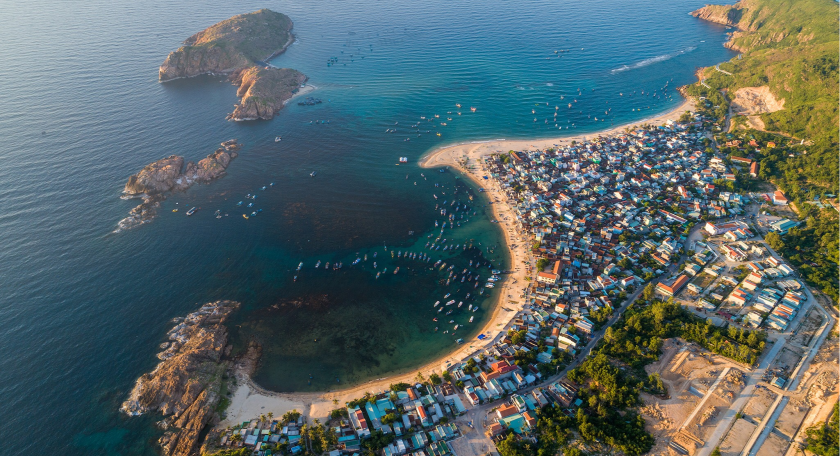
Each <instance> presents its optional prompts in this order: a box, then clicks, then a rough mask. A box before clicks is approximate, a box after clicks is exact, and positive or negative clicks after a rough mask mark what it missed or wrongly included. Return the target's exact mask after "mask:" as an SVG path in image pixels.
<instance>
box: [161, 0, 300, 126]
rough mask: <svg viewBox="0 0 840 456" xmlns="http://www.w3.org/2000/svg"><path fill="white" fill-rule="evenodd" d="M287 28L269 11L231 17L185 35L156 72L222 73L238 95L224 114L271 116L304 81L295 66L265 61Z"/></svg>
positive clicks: (287, 38)
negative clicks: (183, 39) (288, 66)
mask: <svg viewBox="0 0 840 456" xmlns="http://www.w3.org/2000/svg"><path fill="white" fill-rule="evenodd" d="M291 31H292V21H291V19H289V17H288V16H286V15H284V14H280V13H276V12H274V11H271V10H267V9H261V10H259V11H256V12H253V13H248V14H241V15H239V16H234V17H232V18H230V19H228V20H226V21H222V22H219V23H218V24H216V25H213V26H211V27H209V28H207V29H205V30H203V31H201V32H199V33H196V34H195V35H193V36H191V37H189V38H187V40H186V41H184V46H182V47H181V48H179V49H178V50H176V51H174V52H172V53H170V54H169V56H168V57H166V60H165V61H164V62H163V64H162V65H161V66H160V69H159V71H158V77H159V78H160V81H161V82H164V81H169V80H172V79H178V78H186V77H193V76H198V75H200V74H228V75H230V77H231V80H232V81H233V82H234V84H236V85H238V86H239V90H238V91H237V93H238V95H239V97H241V98H242V100H241V102H240V103H239V104H238V105H237V106H236V108H235V110H234V112H233V113H231V114H229V115H228V119H230V120H256V119H271V118H272V117H274V114H275V113H276V112H277V111H279V110H280V109H281V108H282V107H283V105H284V104H285V101H286V100H288V99H289V98H291V97H292V95H294V93H295V92H296V91H297V88H298V87H299V86H300V84H301V83H302V82H303V81H306V76H304V75H303V74H301V73H300V72H298V71H295V70H292V69H288V68H274V67H270V66H267V64H266V63H265V61H267V60H269V59H270V58H272V57H274V56H276V55H278V54H280V53H282V52H283V51H285V50H286V48H287V47H288V46H289V45H290V44H291V43H292V41H294V36H293V35H292V33H291Z"/></svg>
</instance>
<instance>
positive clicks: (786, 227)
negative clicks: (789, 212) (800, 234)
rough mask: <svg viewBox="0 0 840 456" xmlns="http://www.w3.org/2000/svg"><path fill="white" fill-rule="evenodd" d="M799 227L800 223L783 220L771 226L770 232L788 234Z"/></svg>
mask: <svg viewBox="0 0 840 456" xmlns="http://www.w3.org/2000/svg"><path fill="white" fill-rule="evenodd" d="M796 225H798V223H796V222H794V221H793V220H790V219H782V220H778V221H776V222H773V223H771V224H770V230H771V231H773V232H776V233H779V234H787V233H788V231H790V229H791V228H793V227H795V226H796Z"/></svg>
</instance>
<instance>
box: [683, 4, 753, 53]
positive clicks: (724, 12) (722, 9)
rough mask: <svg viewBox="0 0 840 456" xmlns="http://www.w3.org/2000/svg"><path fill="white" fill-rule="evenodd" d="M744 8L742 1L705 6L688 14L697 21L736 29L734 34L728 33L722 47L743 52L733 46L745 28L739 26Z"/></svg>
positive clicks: (738, 47)
mask: <svg viewBox="0 0 840 456" xmlns="http://www.w3.org/2000/svg"><path fill="white" fill-rule="evenodd" d="M746 7H747V5H745V2H744V1H741V2H738V3H735V4H734V5H706V6H704V7H702V8H700V9H697V10H694V11H692V12H691V13H689V14H691V15H692V16H694V17H696V18H697V19H702V20H704V21H708V22H713V23H715V24H720V25H725V26H727V27H732V28H734V29H736V30H735V31H734V32H732V33H729V39H728V40H727V41H726V43H724V44H723V46H724V47H726V48H729V49H732V50H733V51H738V52H745V51H746V49H744V48H743V47H741V46H739V45H737V44H735V39H736V38H738V37H740V36H743V35H744V28H745V27H744V26H743V25H742V24H741V19H742V17H743V15H744V14H743V13H744V9H745V8H746Z"/></svg>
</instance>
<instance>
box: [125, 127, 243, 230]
mask: <svg viewBox="0 0 840 456" xmlns="http://www.w3.org/2000/svg"><path fill="white" fill-rule="evenodd" d="M241 147H242V145H241V144H239V143H238V142H237V141H236V140H235V139H231V140H228V141H225V142H223V143H222V144H221V147H219V148H218V149H216V151H215V152H213V153H212V154H210V155H208V156H207V157H206V158H203V159H201V160H199V161H198V163H194V162H187V164H186V167H185V166H184V157H181V156H178V155H170V156H169V157H166V158H162V159H160V160H158V161H155V162H153V163H151V164H148V165H146V166H145V167H144V168H143V169H141V170H140V172H138V173H137V174H133V175H132V176H131V177H129V178H128V182H126V184H125V188H124V189H123V197H124V198H136V197H139V198H142V199H143V202H142V203H141V204H140V205H138V206H137V207H135V208H134V209H132V210H131V212H130V213H129V216H128V217H126V218H124V219H122V220H121V221H120V223H119V226H118V228H117V229H118V230H123V229H127V228H133V227H135V226H137V225H140V224H143V223H146V222H148V221H150V220H151V219H152V218H154V216H155V214H156V213H157V208H158V207H160V202H161V201H163V200H164V199H166V194H167V193H169V192H173V191H183V190H186V189H188V188H190V187H191V186H192V185H193V184H196V183H208V182H211V181H213V180H216V179H218V178H220V177H222V176H224V175H225V170H226V169H227V167H228V165H229V164H230V162H231V160H233V159H234V158H236V157H237V156H238V155H239V153H238V152H237V151H238V150H239V149H240V148H241Z"/></svg>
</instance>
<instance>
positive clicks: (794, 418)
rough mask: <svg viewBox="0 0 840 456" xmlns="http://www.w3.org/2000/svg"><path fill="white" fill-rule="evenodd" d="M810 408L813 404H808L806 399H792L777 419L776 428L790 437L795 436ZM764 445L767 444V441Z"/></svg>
mask: <svg viewBox="0 0 840 456" xmlns="http://www.w3.org/2000/svg"><path fill="white" fill-rule="evenodd" d="M808 410H811V406H810V405H808V403H807V402H806V401H803V400H800V399H791V400H790V402H788V403H787V405H785V408H784V410H782V414H781V415H779V419H778V420H777V421H776V429H778V430H779V432H781V433H782V434H784V435H786V436H787V437H788V438H793V436H794V435H796V431H797V430H798V429H799V425H800V424H801V423H802V420H803V419H805V415H806V414H807V413H808ZM764 445H767V444H766V443H765V444H764ZM764 445H762V446H764Z"/></svg>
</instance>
